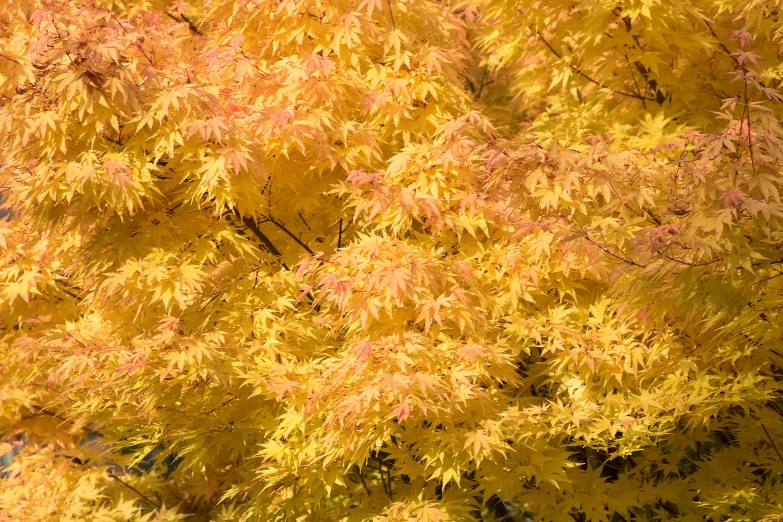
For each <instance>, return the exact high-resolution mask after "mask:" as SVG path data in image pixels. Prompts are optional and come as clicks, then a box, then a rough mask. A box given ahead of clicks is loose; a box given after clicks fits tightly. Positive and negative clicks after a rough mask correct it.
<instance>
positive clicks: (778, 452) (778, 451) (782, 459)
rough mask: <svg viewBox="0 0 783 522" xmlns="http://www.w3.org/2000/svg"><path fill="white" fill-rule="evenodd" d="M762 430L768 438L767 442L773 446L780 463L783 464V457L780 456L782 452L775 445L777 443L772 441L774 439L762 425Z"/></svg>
mask: <svg viewBox="0 0 783 522" xmlns="http://www.w3.org/2000/svg"><path fill="white" fill-rule="evenodd" d="M761 429H762V430H764V433H765V434H766V436H767V440H768V441H769V443H770V444H771V445H772V449H774V450H775V453H777V454H778V458H779V459H780V462H783V455H781V454H780V450H779V449H778V447H777V445H776V444H775V441H774V440H772V437H770V436H769V432H768V431H767V427H766V426H764V425H763V424H762V425H761Z"/></svg>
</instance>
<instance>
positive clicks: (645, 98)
mask: <svg viewBox="0 0 783 522" xmlns="http://www.w3.org/2000/svg"><path fill="white" fill-rule="evenodd" d="M536 33H537V34H538V37H539V38H541V41H542V42H544V45H546V46H547V48H548V49H549V50H550V51H552V54H554V55H555V56H557V57H558V58H560V59H561V60H562V59H563V56H562V55H561V54H560V53H559V52H557V51H556V50H555V48H554V47H552V46H551V45H550V43H549V42H547V40H546V38H544V35H542V34H541V32H540V31H536ZM568 67H570V68H571V70H572V71H574V72H575V73H577V74H578V75H579V76H581V77H582V78H584V79H586V80H588V81H590V82H592V83H594V84H596V85H597V86H599V87H601V88H602V89H607V90H609V91H612V92H614V93H617V94H621V95H623V96H628V97H629V98H636V99H637V100H649V101H656V100H655V99H654V98H649V97H645V96H640V95H638V94H634V93H632V92H626V91H621V90H619V89H612V88H611V87H609V86H607V85H605V84H603V83H601V82H599V81H598V80H595V79H593V78H591V77H590V76H588V75H587V74H585V73H584V72H583V71H582V69H580V68H579V67H576V66H574V65H571V64H570V63H569V64H568Z"/></svg>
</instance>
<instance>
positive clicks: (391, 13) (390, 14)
mask: <svg viewBox="0 0 783 522" xmlns="http://www.w3.org/2000/svg"><path fill="white" fill-rule="evenodd" d="M386 3H387V4H389V16H390V17H391V23H392V27H393V28H394V30H395V31H396V30H397V24H395V23H394V11H392V6H391V0H386Z"/></svg>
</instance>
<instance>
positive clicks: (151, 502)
mask: <svg viewBox="0 0 783 522" xmlns="http://www.w3.org/2000/svg"><path fill="white" fill-rule="evenodd" d="M108 473H109V476H110V477H111V478H113V479H114V480H116V481H117V482H119V483H120V484H122V485H123V486H125V487H126V488H128V489H130V490H131V491H133V492H134V493H136V494H137V495H138V496H140V497H141V498H142V499H143V500H144V502H146V503H147V504H149V505H150V506H153V507H155V508H157V509H160V508H161V504H159V503H157V502H153V501H152V500H151V499H150V498H149V497H148V496H147V495H145V494H144V493H142V492H141V491H139V490H138V489H136V488H134V487H133V486H131V485H130V484H128V483H127V482H125V481H124V480H122V479H120V478H119V477H118V476H117V475H115V474H114V473H112V472H111V471H109V472H108Z"/></svg>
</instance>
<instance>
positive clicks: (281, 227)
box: [265, 216, 315, 256]
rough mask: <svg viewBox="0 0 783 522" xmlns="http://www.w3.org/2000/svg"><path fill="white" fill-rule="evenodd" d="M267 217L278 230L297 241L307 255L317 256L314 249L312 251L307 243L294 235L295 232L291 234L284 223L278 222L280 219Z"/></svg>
mask: <svg viewBox="0 0 783 522" xmlns="http://www.w3.org/2000/svg"><path fill="white" fill-rule="evenodd" d="M265 217H266V218H267V219H268V220H269V221H270V222H271V223H272V224H273V225H275V226H276V227H277V228H279V229H280V230H282V231H283V232H285V233H286V234H288V236H289V237H290V238H291V239H293V240H294V241H296V242H297V244H298V245H299V246H301V247H302V248H304V249H305V250H306V251H307V253H308V254H310V255H311V256H314V255H315V252H313V250H312V249H311V248H310V247H309V246H307V244H305V243H304V242H303V241H302V240H301V239H299V238H298V237H296V236H295V235H294V233H293V232H291V231H290V230H288V229H287V228H286V227H285V225H283V223H282V222H280V221H278V219H277V218H273V217H272V216H265Z"/></svg>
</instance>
